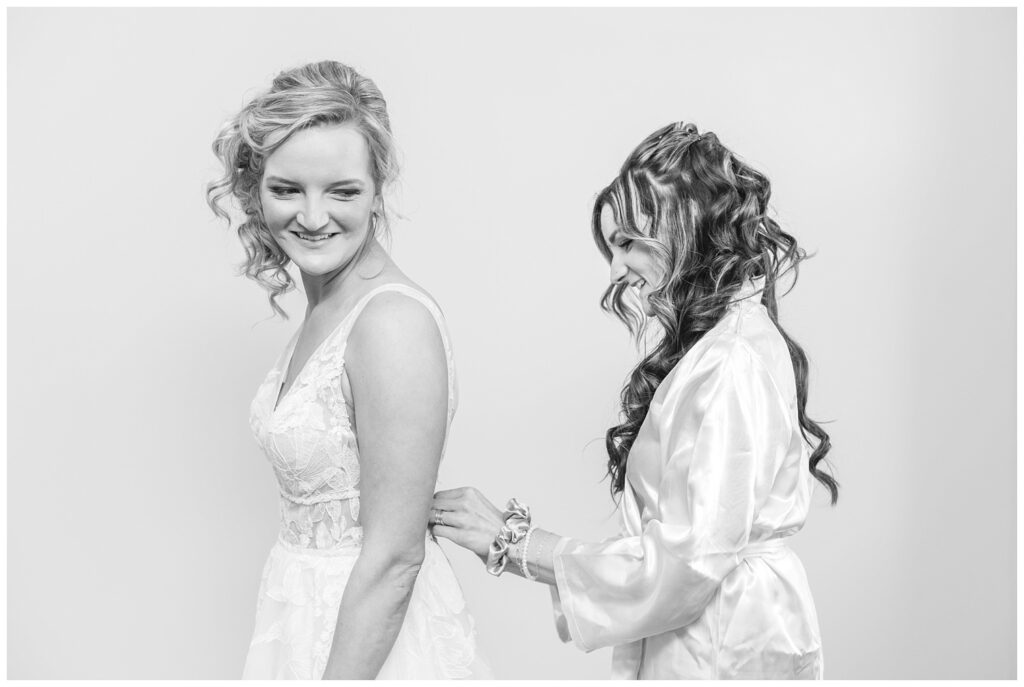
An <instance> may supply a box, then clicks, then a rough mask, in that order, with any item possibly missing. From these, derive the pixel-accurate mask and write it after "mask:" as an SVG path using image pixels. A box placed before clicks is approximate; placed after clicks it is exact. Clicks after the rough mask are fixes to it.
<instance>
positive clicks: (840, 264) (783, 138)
mask: <svg viewBox="0 0 1024 687" xmlns="http://www.w3.org/2000/svg"><path fill="white" fill-rule="evenodd" d="M8 12H9V23H8V41H9V42H8V51H9V53H8V54H9V58H8V60H9V61H8V70H9V71H8V89H9V90H8V103H9V109H8V136H9V139H8V145H9V148H8V152H9V159H8V170H9V182H8V199H9V208H8V229H9V231H8V250H9V253H8V280H9V281H8V284H9V292H8V293H9V300H8V316H9V325H10V326H9V332H10V333H9V340H8V383H9V386H8V402H9V406H8V408H9V411H8V427H9V438H8V540H7V543H8V662H9V664H8V672H9V677H11V678H143V677H146V678H170V677H176V678H231V677H235V676H237V675H238V674H239V673H240V670H241V665H242V662H243V660H244V656H245V651H246V647H247V644H248V641H249V636H250V632H251V630H252V622H253V617H254V610H255V601H256V589H257V585H258V582H259V575H260V569H261V566H262V564H263V561H264V558H265V555H266V553H267V551H268V549H269V547H270V546H271V544H272V542H273V539H274V535H275V526H276V517H277V510H276V509H277V504H276V500H275V499H276V488H275V484H274V481H273V478H272V475H271V471H270V467H269V465H268V464H267V463H266V462H265V461H264V460H263V458H262V457H261V455H260V454H259V452H258V450H257V448H256V446H255V443H254V441H253V439H252V437H251V436H250V433H249V428H248V421H247V413H248V404H249V401H250V399H251V397H252V394H253V393H254V392H255V389H256V386H257V385H258V383H259V382H260V380H261V379H262V377H263V375H264V374H265V373H266V371H267V369H269V367H270V365H271V364H272V362H273V360H274V359H275V358H276V356H277V355H278V353H279V352H280V349H281V348H282V346H283V345H284V343H285V341H286V340H287V338H288V336H289V335H290V334H291V332H292V331H293V330H294V327H296V326H297V325H298V322H299V318H301V316H302V304H303V302H304V301H303V299H302V296H301V294H293V295H292V296H290V297H289V298H288V299H286V301H285V303H286V306H287V308H288V310H289V312H290V313H292V315H293V318H292V320H291V321H289V322H286V323H285V322H281V321H275V320H270V319H268V316H269V314H270V311H269V308H268V307H267V305H266V302H265V299H264V296H263V293H262V292H261V291H260V290H259V289H258V287H257V286H256V285H255V284H252V283H250V282H247V281H246V280H244V279H241V278H238V277H235V276H234V275H233V266H234V265H235V264H236V263H237V262H238V260H239V259H240V256H241V251H240V249H239V248H238V246H237V241H236V239H235V238H234V236H233V235H231V234H230V233H229V232H227V231H226V230H225V228H224V227H223V226H222V225H220V224H218V223H217V222H216V221H214V219H213V217H212V215H211V214H210V213H209V211H208V210H207V208H206V206H205V204H204V199H203V189H204V184H205V182H206V181H207V180H208V179H209V178H211V176H212V175H214V174H215V172H216V168H215V161H214V158H213V156H212V154H211V153H210V152H209V144H210V142H211V141H212V138H213V136H214V134H215V133H216V131H217V128H218V126H219V124H220V123H221V121H222V120H223V119H224V118H225V117H227V116H228V115H229V114H231V113H232V112H234V111H236V110H237V108H239V107H240V106H241V105H242V104H243V102H244V101H245V99H246V97H247V96H248V95H251V94H252V93H253V92H254V91H255V90H257V89H262V88H265V87H266V86H267V85H269V82H270V79H271V78H272V77H273V75H274V74H275V73H276V72H278V71H280V70H282V69H285V68H289V67H292V66H296V65H298V64H301V63H303V62H306V61H310V60H319V59H337V60H341V61H343V62H347V63H349V64H351V65H353V66H354V67H356V68H357V69H359V70H361V71H363V72H364V73H366V74H367V75H368V76H370V77H371V78H373V79H374V80H375V81H376V82H377V84H378V85H379V86H380V87H381V89H382V90H383V92H384V94H385V96H386V98H387V100H388V103H389V107H390V111H391V116H392V121H393V124H394V130H395V135H396V136H397V138H398V141H399V145H400V147H401V149H402V153H403V162H404V170H403V176H402V185H401V188H400V189H399V190H398V191H399V192H398V193H397V194H396V202H397V204H398V207H399V208H400V209H401V211H402V212H403V214H404V215H405V218H406V220H405V221H402V222H399V223H397V225H396V227H395V231H394V249H393V254H394V256H395V258H396V260H397V261H398V263H399V264H400V265H401V266H402V267H403V269H405V271H406V272H407V273H408V274H409V275H410V276H412V278H413V279H415V280H417V281H418V282H419V283H420V284H422V285H423V286H424V287H426V288H427V289H428V290H430V291H431V292H432V293H433V295H434V296H435V297H436V298H437V299H438V301H439V302H440V303H441V305H442V307H443V308H444V309H445V312H446V314H447V317H448V320H449V324H450V327H451V330H452V334H453V337H454V343H455V348H456V357H457V363H458V366H459V368H458V369H459V374H460V379H461V395H462V403H461V407H460V411H459V414H458V416H457V418H456V421H455V425H454V434H453V436H452V438H451V441H450V444H449V454H448V459H447V461H446V464H445V466H444V469H443V475H444V480H445V481H444V486H449V487H450V486H459V485H462V484H474V485H477V486H478V487H480V488H481V489H482V490H483V491H484V492H485V493H486V494H488V495H490V496H491V497H492V498H493V499H494V500H495V501H501V500H504V499H506V498H508V497H509V496H513V495H515V496H518V497H519V498H520V499H521V500H523V501H524V502H526V503H529V504H530V505H531V506H532V507H533V509H534V512H535V517H536V520H537V521H538V522H539V524H541V525H542V526H544V527H546V528H548V529H551V530H554V531H556V532H559V533H564V534H570V535H573V536H577V537H584V538H593V539H598V538H603V537H605V536H608V535H610V534H612V533H614V531H615V530H616V522H617V520H616V516H615V515H614V514H613V508H612V502H611V500H610V498H609V496H608V492H607V482H604V481H602V479H601V478H602V475H603V473H604V461H605V457H604V453H603V445H602V441H601V437H602V436H603V433H604V430H605V429H606V428H607V427H608V426H609V424H611V423H612V422H613V421H614V419H615V417H616V410H617V408H616V400H617V398H618V393H619V390H620V388H621V385H622V382H623V380H624V379H625V377H626V375H627V373H628V371H629V368H630V366H631V364H632V362H633V361H634V360H635V354H634V352H633V349H632V346H631V344H630V342H629V339H628V337H627V334H626V332H625V330H624V328H622V327H621V325H619V324H618V323H617V322H616V321H615V320H613V319H612V318H610V317H608V316H605V315H604V314H602V313H601V312H600V310H599V309H598V306H597V302H598V299H599V297H600V295H601V293H602V291H603V289H604V287H605V284H606V280H607V274H608V269H607V266H606V265H605V264H604V262H603V260H602V259H601V257H600V255H599V254H598V252H597V251H596V249H595V248H594V246H593V243H592V241H591V239H590V234H589V224H588V223H589V213H590V206H591V203H592V200H593V198H594V195H595V194H596V192H597V191H598V190H599V189H600V188H601V186H603V185H604V184H605V183H606V182H607V181H608V180H609V179H610V178H611V176H612V175H613V174H614V172H615V171H616V170H617V168H618V166H619V164H620V163H621V161H622V160H623V159H624V158H625V156H626V154H627V153H628V152H629V151H630V150H631V149H632V147H633V146H634V145H635V144H636V143H638V142H639V141H640V140H641V139H642V138H643V137H644V136H646V135H647V134H648V133H650V132H651V131H653V130H654V129H655V128H657V127H659V126H661V125H663V124H666V123H668V122H670V121H675V120H682V119H685V120H688V121H694V122H696V123H697V124H698V125H699V126H700V127H701V129H702V130H703V129H710V130H713V131H715V132H716V133H717V134H718V135H719V136H720V138H721V139H722V140H723V142H725V143H726V144H727V145H729V146H730V147H732V148H733V149H734V150H736V151H738V152H739V153H740V154H741V155H742V156H744V157H745V158H746V159H747V160H748V161H750V162H751V163H752V164H754V165H755V166H757V167H759V168H760V169H762V170H763V171H765V172H766V173H767V174H768V175H769V177H770V178H771V179H772V180H773V182H774V189H775V195H774V204H775V207H776V209H777V211H778V214H779V216H780V218H781V221H782V223H783V225H784V226H785V227H787V228H788V229H789V230H790V231H791V232H792V233H794V234H795V235H796V236H797V237H798V239H799V240H800V241H801V242H802V243H803V245H804V246H805V247H807V248H808V249H810V250H812V251H816V252H817V256H816V257H815V258H814V259H813V260H811V261H809V262H808V263H806V268H805V270H804V271H803V274H802V277H801V281H800V283H799V285H798V287H797V289H796V290H795V291H794V292H793V293H792V294H791V295H790V296H789V297H788V298H787V299H785V301H784V302H783V304H782V317H783V322H784V324H785V325H786V326H787V328H788V330H789V331H790V332H791V333H792V334H793V335H794V336H795V337H796V338H797V340H798V341H800V343H801V344H802V345H803V346H804V347H805V349H806V350H807V351H808V353H809V355H810V357H811V361H812V377H811V387H810V403H809V412H810V413H811V415H812V416H813V417H815V418H817V419H819V420H829V421H831V422H830V423H829V424H828V425H827V427H828V428H829V431H830V432H831V433H832V438H833V444H834V446H835V449H834V452H833V454H832V456H833V458H834V462H835V464H836V466H837V476H838V478H839V480H840V482H841V483H842V487H843V491H842V495H841V499H840V504H839V506H838V507H837V508H834V509H832V508H829V507H827V505H825V502H824V497H823V495H821V494H820V493H819V499H818V500H819V505H818V506H817V507H815V508H814V509H813V510H812V512H811V516H810V520H809V522H808V525H807V527H806V528H805V530H804V531H803V532H802V533H801V534H800V535H798V536H797V537H796V538H795V540H794V544H793V545H794V548H796V549H797V551H798V552H799V553H800V555H801V557H802V559H803V561H804V564H805V566H806V568H807V571H808V575H809V578H810V582H811V588H812V590H813V592H814V595H815V598H816V601H817V605H818V613H819V617H820V621H821V627H822V632H823V636H824V641H825V652H826V675H827V676H828V677H832V678H880V677H890V678H1012V677H1014V676H1015V672H1016V661H1015V647H1016V643H1017V642H1016V640H1017V637H1016V615H1015V609H1016V583H1015V560H1016V530H1015V481H1016V472H1015V429H1014V428H1015V396H1014V375H1013V370H1014V369H1015V365H1016V360H1015V342H1014V331H1015V330H1014V322H1015V319H1014V318H1015V299H1014V274H1015V261H1014V249H1015V246H1016V244H1015V212H1016V207H1015V187H1016V184H1015V136H1016V128H1015V116H1016V113H1015V92H1016V91H1015V41H1016V35H1015V18H1016V17H1015V10H1013V9H995V10H991V9H989V10H953V9H939V10H935V9H931V10H880V9H861V10H815V9H791V10H761V9H733V10H703V9H659V10H622V9H619V10H617V9H561V10H539V9H518V10H482V9H444V10H430V9H387V10H367V9H317V10H311V9H302V10H277V9H220V10H198V9H179V10H155V9H153V10H141V9H104V10H84V9H39V10H26V9H11V10H9V11H8ZM446 550H447V551H448V552H449V556H450V558H451V559H452V562H453V565H454V566H455V568H456V572H457V573H458V574H459V577H460V579H461V580H462V582H463V586H464V588H465V591H466V594H467V597H468V599H469V603H470V604H471V607H472V609H473V610H474V612H475V614H476V617H477V621H478V630H479V638H480V642H481V646H482V648H483V650H484V651H486V652H487V654H488V655H489V657H490V659H491V662H492V664H493V665H494V668H495V671H496V673H497V675H498V676H500V677H506V678H542V677H552V678H599V677H604V676H606V675H607V673H608V664H609V660H610V652H609V651H607V650H602V651H597V652H594V653H592V654H582V653H580V652H579V651H577V650H576V649H575V648H573V647H572V646H570V645H561V644H560V643H559V642H558V640H557V637H556V634H555V631H554V627H553V625H552V622H551V615H550V604H549V600H548V594H547V590H546V588H544V587H542V586H540V585H531V584H529V583H527V582H525V581H523V580H520V579H517V578H514V579H508V578H507V577H502V578H501V579H493V578H491V577H490V576H488V575H486V574H485V573H484V571H483V569H482V566H481V565H480V563H479V561H478V560H476V559H475V558H474V557H473V556H472V555H470V554H466V553H465V552H462V551H458V550H455V549H454V548H453V547H450V546H448V547H447V548H446Z"/></svg>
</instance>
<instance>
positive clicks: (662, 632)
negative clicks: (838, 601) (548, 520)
mask: <svg viewBox="0 0 1024 687" xmlns="http://www.w3.org/2000/svg"><path fill="white" fill-rule="evenodd" d="M761 287H762V284H761V283H760V282H756V283H748V284H747V285H746V286H745V288H744V289H743V290H742V291H741V292H740V294H739V295H738V297H737V298H736V299H735V300H734V301H733V303H732V304H730V306H729V308H728V310H727V312H726V314H725V316H724V317H723V318H722V320H721V321H720V322H719V323H718V324H717V325H716V326H715V327H714V328H713V329H711V330H710V331H709V332H707V333H706V334H705V335H704V337H702V338H701V340H700V341H699V342H698V343H697V344H696V345H695V346H694V347H693V348H692V349H691V350H690V351H689V352H688V353H687V354H686V355H685V356H684V357H683V358H682V359H681V360H680V362H679V363H678V364H677V365H676V366H675V368H673V369H672V371H671V372H669V374H668V375H667V376H666V377H665V379H664V380H663V381H662V383H661V385H660V386H659V387H658V389H657V391H656V393H655V396H654V398H653V400H652V402H651V405H650V408H649V410H648V413H647V417H646V418H645V420H644V422H643V425H642V426H641V428H640V430H639V433H638V434H637V438H636V441H635V442H634V444H633V447H632V449H631V451H630V454H629V460H628V463H627V469H626V480H627V484H626V488H625V490H624V491H623V494H622V502H621V507H620V510H621V513H622V518H623V523H622V525H623V531H622V534H621V536H618V537H614V538H612V539H608V540H606V541H604V542H601V543H587V542H582V541H578V540H575V539H570V538H563V539H561V540H560V541H559V542H558V545H557V546H556V548H555V553H554V569H555V577H556V582H557V584H556V585H555V586H552V588H551V590H552V601H553V603H554V610H555V622H556V627H557V629H558V632H559V636H560V637H561V639H562V641H572V642H573V643H575V645H576V646H577V647H579V648H580V649H582V650H584V651H592V650H594V649H598V648H602V647H607V646H614V647H615V649H614V651H613V658H612V677H613V678H618V679H633V678H640V679H648V678H654V679H670V678H675V679H678V678H705V679H706V678H821V677H822V671H823V660H822V652H821V636H820V632H819V629H818V621H817V615H816V613H815V609H814V601H813V599H812V598H811V592H810V589H809V587H808V584H807V579H806V576H805V574H804V569H803V566H802V565H801V563H800V560H799V559H798V558H797V556H796V554H795V553H794V552H793V551H792V550H791V549H790V548H789V547H787V546H786V545H785V541H784V539H785V538H786V537H788V536H790V535H792V534H794V533H795V532H797V531H798V530H799V529H800V528H801V527H802V526H803V524H804V521H805V519H806V517H807V511H808V507H809V505H810V498H811V492H812V480H813V477H812V476H811V474H810V470H809V467H808V458H809V456H810V452H811V449H810V446H809V445H808V444H807V443H806V441H804V439H803V437H802V435H801V432H800V427H799V423H798V420H797V399H796V384H795V380H794V375H793V366H792V363H791V361H790V357H789V351H788V349H787V347H786V343H785V341H784V340H783V339H782V337H781V335H780V334H779V332H778V329H777V328H776V327H775V326H774V324H773V323H772V322H771V320H770V319H769V317H768V313H767V311H766V310H765V308H764V307H763V306H762V305H761V304H760V293H759V292H760V289H761Z"/></svg>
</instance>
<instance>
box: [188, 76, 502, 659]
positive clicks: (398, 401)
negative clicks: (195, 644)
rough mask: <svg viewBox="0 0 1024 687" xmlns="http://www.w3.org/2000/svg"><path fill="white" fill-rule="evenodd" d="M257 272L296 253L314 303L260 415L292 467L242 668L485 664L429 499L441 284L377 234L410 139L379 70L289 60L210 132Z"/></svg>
mask: <svg viewBox="0 0 1024 687" xmlns="http://www.w3.org/2000/svg"><path fill="white" fill-rule="evenodd" d="M213 149H214V152H215V153H216V155H217V157H218V158H219V159H220V161H221V162H222V164H223V166H224V176H223V177H222V178H221V179H219V180H217V181H215V182H214V183H212V184H211V185H210V188H209V190H208V199H209V201H210V204H211V206H212V207H213V209H214V211H215V212H217V213H218V214H219V215H221V216H223V217H225V218H228V213H227V212H226V211H225V210H224V209H223V208H222V207H221V201H222V200H224V199H227V198H229V197H231V198H234V200H235V201H237V203H238V205H239V206H240V208H241V210H242V211H243V213H244V218H243V221H242V222H241V223H240V224H239V225H238V227H237V230H238V234H239V236H240V238H241V240H242V243H243V245H244V247H245V250H246V254H247V258H248V259H247V263H246V266H245V268H246V269H245V271H246V274H247V275H248V276H249V277H250V278H252V279H254V280H256V281H257V282H258V283H260V284H261V285H262V286H263V287H264V288H265V289H267V290H268V292H269V294H270V302H271V305H272V306H273V307H274V309H275V310H276V311H278V312H280V313H281V314H283V311H281V309H280V307H279V306H278V305H277V303H276V297H277V296H279V295H280V294H281V293H283V292H285V291H287V290H288V289H289V288H292V286H293V283H292V277H291V275H290V274H289V273H288V271H287V267H288V266H289V265H291V264H294V265H295V267H296V268H297V270H298V273H299V275H300V278H301V280H302V284H303V288H304V291H305V295H306V299H307V307H306V314H305V319H304V321H303V322H302V325H301V326H300V327H299V329H298V330H297V331H296V333H295V335H294V336H293V337H292V340H291V341H290V342H289V343H288V345H287V347H286V348H285V350H284V352H283V353H282V355H281V356H280V358H279V359H278V361H277V363H275V365H274V366H273V367H272V368H271V370H270V372H269V373H268V374H267V377H266V379H265V380H264V381H263V383H262V384H261V385H260V387H259V389H258V391H257V393H256V397H255V399H254V400H253V402H252V407H251V425H252V429H253V432H254V434H255V436H256V440H257V442H258V443H259V445H260V447H261V448H262V449H263V451H264V452H265V453H266V455H267V457H268V459H269V460H270V462H271V465H272V466H273V469H274V474H275V476H276V478H277V481H278V483H279V487H280V495H281V498H280V509H281V529H280V534H279V536H278V540H277V542H276V543H275V544H274V546H273V548H272V549H271V551H270V556H269V558H268V560H267V563H266V566H265V568H264V570H263V578H262V583H261V585H260V591H259V598H258V603H257V611H256V628H255V632H254V634H253V638H252V642H251V645H250V648H249V654H248V656H247V658H246V662H245V669H244V677H246V678H300V679H319V678H363V679H372V678H378V677H379V678H418V679H440V678H480V677H488V676H489V673H488V671H487V668H486V666H485V665H484V663H483V662H482V661H481V659H480V657H479V655H478V653H477V651H476V645H475V639H474V631H473V621H472V618H471V617H470V615H469V613H468V611H467V610H466V607H465V602H464V601H463V597H462V591H461V589H460V588H459V585H458V582H457V581H456V579H455V576H454V574H453V572H452V570H451V567H450V566H449V564H448V560H447V559H446V558H445V556H444V554H443V553H442V552H441V549H440V547H438V545H437V542H436V541H435V540H434V539H433V538H432V537H431V536H430V535H429V534H428V531H427V519H428V512H429V509H430V502H431V497H432V495H433V492H434V488H435V482H436V479H437V471H438V465H439V463H440V461H441V458H442V456H443V454H444V447H445V444H446V441H447V436H448V429H449V426H450V424H451V420H452V416H453V415H454V413H455V407H456V389H455V369H454V365H453V360H452V350H451V344H450V342H449V339H448V334H447V330H446V328H445V323H444V319H443V317H442V315H441V311H440V309H439V308H438V306H437V305H436V304H435V303H434V301H433V300H432V299H431V298H430V296H428V295H427V294H426V293H425V292H424V291H423V290H422V289H420V288H419V287H418V286H417V285H416V284H415V283H413V282H412V281H411V280H410V279H409V278H408V277H407V276H406V275H405V274H404V273H403V272H402V271H401V270H400V269H399V268H398V266H397V265H396V264H395V263H394V261H393V260H392V259H391V258H390V257H389V255H388V254H387V252H385V250H384V249H383V248H382V246H381V244H380V243H379V242H378V238H379V236H380V234H381V232H382V231H383V230H384V229H385V227H386V219H387V217H386V213H385V206H384V195H385V192H386V190H387V186H388V184H389V183H390V182H391V181H392V180H393V178H394V175H395V171H396V164H395V148H394V144H393V141H392V136H391V126H390V120H389V117H388V112H387V107H386V104H385V101H384V98H383V96H382V95H381V92H380V91H379V90H378V89H377V87H376V85H374V83H373V82H372V81H371V80H370V79H368V78H366V77H364V76H361V75H360V74H358V73H357V72H356V71H355V70H353V69H351V68H350V67H348V66H346V65H343V64H340V63H338V62H319V63H315V64H307V65H305V66H302V67H299V68H297V69H293V70H291V71H287V72H284V73H282V74H280V75H279V76H278V77H277V78H276V79H274V82H273V85H272V86H271V87H270V89H269V90H268V91H267V92H264V93H261V94H260V95H258V96H256V97H255V98H254V99H253V100H252V101H251V102H250V103H249V104H248V105H246V106H245V107H244V108H243V109H242V111H241V112H239V113H238V115H237V116H235V117H233V118H231V119H230V120H229V121H228V122H227V124H226V125H225V126H224V128H223V130H222V131H221V133H220V135H219V136H218V137H217V139H216V141H215V142H214V146H213Z"/></svg>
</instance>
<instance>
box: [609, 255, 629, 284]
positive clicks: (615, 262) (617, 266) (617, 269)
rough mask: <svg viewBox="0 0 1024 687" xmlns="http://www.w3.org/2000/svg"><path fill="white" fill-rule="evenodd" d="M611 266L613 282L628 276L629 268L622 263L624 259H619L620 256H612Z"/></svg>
mask: <svg viewBox="0 0 1024 687" xmlns="http://www.w3.org/2000/svg"><path fill="white" fill-rule="evenodd" d="M611 266H612V271H611V280H612V282H613V283H618V282H620V281H622V280H623V279H625V278H626V274H627V272H629V270H628V269H627V268H626V266H625V265H623V264H622V261H620V260H619V258H618V256H615V255H613V256H612V263H611Z"/></svg>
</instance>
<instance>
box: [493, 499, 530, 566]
mask: <svg viewBox="0 0 1024 687" xmlns="http://www.w3.org/2000/svg"><path fill="white" fill-rule="evenodd" d="M503 517H504V519H505V524H504V525H502V526H501V529H500V530H498V535H497V536H496V537H495V538H494V541H493V542H491V547H490V549H489V550H488V552H487V572H489V573H491V574H492V575H494V576H495V577H497V576H498V575H500V574H501V573H502V572H504V571H505V565H506V564H507V563H508V547H509V546H511V545H512V544H515V543H516V542H518V541H519V540H520V539H522V538H523V537H525V536H526V533H527V532H529V531H530V507H529V506H524V505H522V504H521V503H519V501H517V500H516V499H514V498H513V499H509V501H508V505H507V506H505V512H504V513H503Z"/></svg>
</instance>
